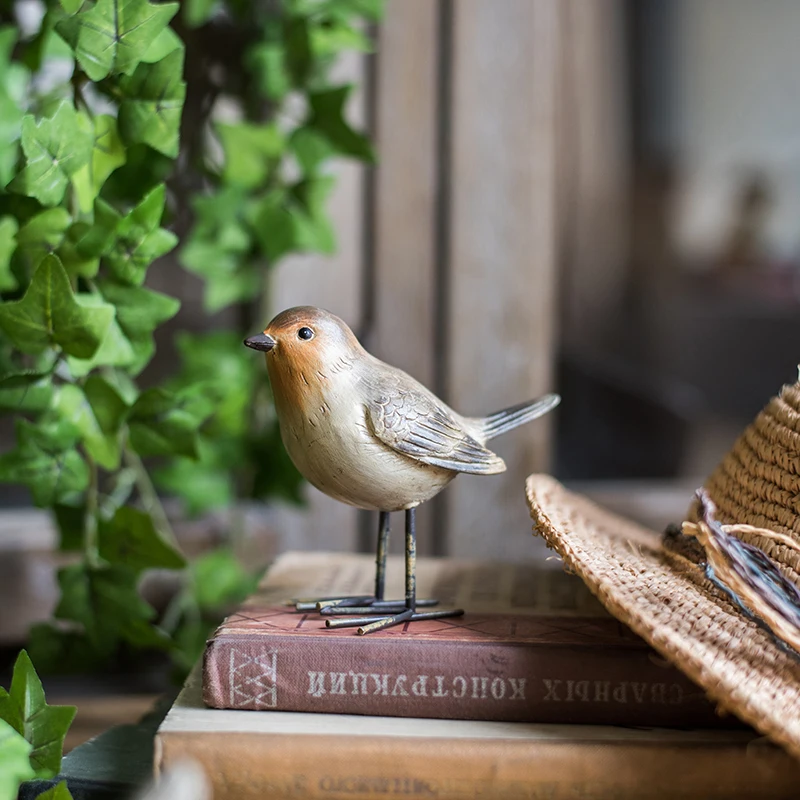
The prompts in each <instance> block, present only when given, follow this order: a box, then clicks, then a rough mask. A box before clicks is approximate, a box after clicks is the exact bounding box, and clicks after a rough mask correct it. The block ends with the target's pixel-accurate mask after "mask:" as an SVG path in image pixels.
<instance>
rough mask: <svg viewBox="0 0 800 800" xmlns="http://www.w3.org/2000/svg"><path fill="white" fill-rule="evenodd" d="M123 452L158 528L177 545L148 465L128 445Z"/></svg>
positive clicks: (144, 502) (144, 503) (141, 495)
mask: <svg viewBox="0 0 800 800" xmlns="http://www.w3.org/2000/svg"><path fill="white" fill-rule="evenodd" d="M123 452H124V457H125V463H126V464H127V465H128V466H129V467H131V469H133V471H134V472H135V474H136V488H137V489H138V490H139V495H140V497H141V499H142V504H143V505H144V507H145V510H146V511H147V513H148V514H150V516H151V517H152V518H153V522H155V525H156V528H158V529H159V530H160V531H161V533H162V534H164V536H166V537H167V539H169V541H170V542H171V543H172V544H174V545H176V546H177V544H178V540H177V537H176V536H175V532H174V531H173V530H172V525H171V524H170V521H169V518H168V517H167V512H166V511H164V506H163V505H162V504H161V498H160V497H159V496H158V492H157V491H156V487H155V486H153V482H152V481H151V480H150V475H149V473H148V472H147V467H145V465H144V462H143V461H142V459H141V458H140V457H139V454H138V453H135V452H134V451H133V450H131V449H130V448H128V447H126V448H125V450H124V451H123Z"/></svg>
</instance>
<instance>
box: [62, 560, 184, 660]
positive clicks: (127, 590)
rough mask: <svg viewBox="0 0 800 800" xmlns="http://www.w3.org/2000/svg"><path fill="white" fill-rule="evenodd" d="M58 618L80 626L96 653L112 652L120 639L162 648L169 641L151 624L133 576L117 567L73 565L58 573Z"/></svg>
mask: <svg viewBox="0 0 800 800" xmlns="http://www.w3.org/2000/svg"><path fill="white" fill-rule="evenodd" d="M58 583H59V586H60V587H61V599H60V601H59V603H58V606H57V607H56V610H55V616H56V617H57V618H58V619H66V620H71V621H73V622H77V623H79V624H80V625H82V626H83V628H84V630H85V631H86V636H87V639H88V640H89V642H90V643H91V644H92V646H93V647H94V648H95V649H96V650H98V651H99V652H101V653H102V652H106V653H108V652H110V651H113V650H114V648H115V647H116V645H117V644H118V643H119V642H120V641H121V640H122V641H126V642H129V643H130V644H133V645H136V646H139V647H166V646H168V644H169V639H168V638H167V637H166V635H165V634H164V633H163V632H162V631H160V630H159V629H158V628H156V627H154V626H153V625H152V624H151V620H152V619H153V617H154V616H155V611H154V610H153V608H152V607H151V606H150V605H149V604H148V603H146V602H145V601H144V600H143V599H142V598H141V596H140V595H139V592H138V589H137V576H136V573H135V572H134V571H133V570H132V569H130V568H128V567H125V566H122V565H119V564H110V565H103V566H100V567H90V566H88V565H87V564H73V565H71V566H68V567H63V568H62V569H60V570H59V572H58Z"/></svg>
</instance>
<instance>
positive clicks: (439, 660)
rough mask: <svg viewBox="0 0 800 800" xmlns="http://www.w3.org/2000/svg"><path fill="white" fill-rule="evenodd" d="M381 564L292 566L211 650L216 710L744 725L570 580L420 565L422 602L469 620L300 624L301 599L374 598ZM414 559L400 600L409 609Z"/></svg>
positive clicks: (398, 572)
mask: <svg viewBox="0 0 800 800" xmlns="http://www.w3.org/2000/svg"><path fill="white" fill-rule="evenodd" d="M373 574H374V560H373V559H372V558H371V557H369V556H360V555H341V554H333V553H288V554H286V555H284V556H282V557H281V558H279V559H278V560H277V561H276V562H275V564H274V565H273V566H272V568H271V569H270V570H269V572H268V574H267V576H266V580H265V581H264V582H263V584H262V586H261V588H260V589H259V591H258V592H257V593H256V594H255V595H254V596H253V597H252V598H250V600H248V601H247V602H246V603H245V604H244V605H243V606H242V607H241V608H240V609H239V610H238V611H237V612H236V613H234V614H233V615H231V616H230V617H228V618H227V619H226V620H225V621H224V622H223V624H222V625H221V626H220V627H219V628H218V629H217V631H216V633H215V634H214V636H213V637H212V639H211V640H210V641H209V643H208V646H207V649H206V653H205V658H204V665H203V698H204V700H205V703H206V704H207V705H209V706H212V707H214V708H229V709H252V710H259V711H308V712H318V713H320V712H321V713H334V714H368V715H376V716H398V717H436V718H445V719H473V720H496V721H514V722H554V723H593V724H595V723H596V724H609V725H638V726H648V727H661V726H667V727H716V726H720V725H730V724H732V723H731V721H730V720H729V719H728V720H725V719H722V718H721V717H720V716H718V715H717V714H716V713H715V709H714V706H713V705H712V704H711V703H710V702H709V701H708V700H707V699H706V697H705V695H704V693H703V691H702V690H701V689H699V688H698V687H697V686H695V685H694V684H693V683H692V682H691V681H689V680H688V679H687V678H686V677H685V676H684V675H683V674H682V673H681V672H679V671H678V670H676V669H675V668H673V667H671V666H670V665H668V664H667V663H666V662H665V661H664V660H663V659H662V658H661V657H660V656H658V655H657V654H656V653H655V652H654V651H653V650H651V649H650V648H649V647H648V645H647V644H646V643H645V642H644V641H642V640H641V639H639V638H638V637H637V636H635V635H634V634H633V633H632V632H631V631H630V630H629V629H628V628H626V627H625V626H623V625H622V624H621V623H619V622H617V621H616V620H615V619H614V618H613V617H612V616H610V615H609V614H608V613H607V612H606V611H605V610H604V609H603V608H602V606H601V605H600V604H599V603H598V602H597V600H596V599H595V598H594V597H593V596H592V595H591V593H590V592H589V590H588V589H587V588H586V587H585V585H584V584H583V582H582V581H581V580H580V579H579V578H576V577H574V576H570V575H567V574H565V573H564V572H563V571H561V569H559V568H558V567H557V566H556V567H549V566H544V567H543V566H542V565H534V564H484V563H478V562H470V561H457V560H453V559H427V560H426V559H420V561H419V562H418V568H417V576H418V587H419V596H420V597H422V596H433V597H437V598H439V599H440V601H441V605H442V607H447V606H458V607H462V608H465V609H466V614H465V615H464V616H463V617H454V618H451V619H439V620H429V621H424V622H414V623H411V624H406V625H403V626H397V627H394V628H389V629H388V630H385V631H380V632H377V633H373V634H369V635H367V636H357V635H356V634H355V630H354V629H352V628H351V629H346V628H344V629H336V630H332V629H327V628H326V627H325V621H324V619H322V618H321V617H320V616H319V615H318V614H316V613H298V612H296V611H294V610H293V609H292V608H291V607H288V606H287V605H286V604H285V603H286V601H287V600H288V599H290V598H294V597H313V596H336V595H340V594H341V595H349V594H356V595H357V594H368V593H369V591H370V584H371V581H372V580H373ZM402 575H403V567H402V562H401V558H399V557H396V558H392V559H390V563H389V580H388V586H387V596H388V597H401V596H402Z"/></svg>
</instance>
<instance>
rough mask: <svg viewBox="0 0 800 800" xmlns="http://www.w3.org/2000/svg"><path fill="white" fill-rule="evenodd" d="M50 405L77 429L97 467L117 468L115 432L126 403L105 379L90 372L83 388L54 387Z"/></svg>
mask: <svg viewBox="0 0 800 800" xmlns="http://www.w3.org/2000/svg"><path fill="white" fill-rule="evenodd" d="M54 407H55V409H56V410H57V411H58V413H59V414H60V415H61V416H62V417H63V418H64V419H66V420H68V421H69V422H71V423H72V424H73V425H75V426H76V427H77V428H78V430H80V432H81V436H82V438H83V443H84V447H85V448H86V452H87V453H88V454H89V455H90V456H91V457H92V458H93V459H94V460H95V461H97V463H98V464H99V465H100V466H101V467H103V468H104V469H107V470H116V469H118V468H119V462H120V451H121V448H120V441H119V432H120V426H121V424H122V421H123V419H124V417H125V414H126V413H127V410H128V406H127V404H126V403H125V401H124V400H123V399H122V398H121V397H120V396H119V394H118V393H117V391H116V390H115V389H114V388H113V387H112V386H111V385H110V384H109V383H107V382H106V381H105V380H104V379H103V378H101V377H100V376H99V375H91V376H90V377H89V378H88V379H87V380H86V383H85V384H84V385H83V388H81V387H79V386H76V385H75V384H65V385H64V386H61V387H59V389H58V390H57V393H56V397H55V401H54Z"/></svg>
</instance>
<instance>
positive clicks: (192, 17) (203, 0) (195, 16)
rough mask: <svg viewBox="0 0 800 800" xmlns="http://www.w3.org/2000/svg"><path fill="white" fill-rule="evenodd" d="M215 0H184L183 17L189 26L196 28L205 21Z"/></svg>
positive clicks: (209, 15)
mask: <svg viewBox="0 0 800 800" xmlns="http://www.w3.org/2000/svg"><path fill="white" fill-rule="evenodd" d="M215 6H216V0H184V2H183V19H184V21H185V22H186V25H187V26H188V27H190V28H198V27H200V25H203V24H204V23H205V22H207V21H208V20H209V19H210V18H211V15H212V14H213V12H214V7H215Z"/></svg>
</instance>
